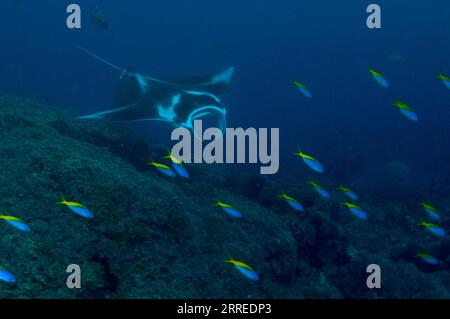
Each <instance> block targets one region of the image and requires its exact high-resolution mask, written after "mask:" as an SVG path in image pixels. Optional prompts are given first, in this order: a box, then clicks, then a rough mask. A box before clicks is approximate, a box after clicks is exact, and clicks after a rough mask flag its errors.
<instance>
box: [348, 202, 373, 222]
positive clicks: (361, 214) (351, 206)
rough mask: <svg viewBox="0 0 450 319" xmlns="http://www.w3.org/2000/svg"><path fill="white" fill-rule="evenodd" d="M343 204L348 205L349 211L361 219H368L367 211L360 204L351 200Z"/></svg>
mask: <svg viewBox="0 0 450 319" xmlns="http://www.w3.org/2000/svg"><path fill="white" fill-rule="evenodd" d="M342 205H344V206H346V207H348V209H349V211H350V212H351V213H352V214H353V215H355V216H356V217H358V218H359V219H363V220H366V219H367V218H368V217H367V214H366V212H365V211H364V210H363V209H362V208H361V207H359V206H358V205H356V204H353V203H349V202H344V203H342Z"/></svg>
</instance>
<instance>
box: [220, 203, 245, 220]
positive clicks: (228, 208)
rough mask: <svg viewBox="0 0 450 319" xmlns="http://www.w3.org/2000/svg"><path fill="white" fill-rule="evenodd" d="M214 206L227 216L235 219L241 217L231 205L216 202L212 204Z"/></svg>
mask: <svg viewBox="0 0 450 319" xmlns="http://www.w3.org/2000/svg"><path fill="white" fill-rule="evenodd" d="M214 206H218V207H221V208H222V210H223V211H224V212H225V213H227V214H228V215H230V216H232V217H236V218H240V217H242V214H241V212H240V211H238V210H237V209H236V208H235V207H233V206H231V205H228V204H225V203H222V202H220V201H218V202H217V203H215V204H214Z"/></svg>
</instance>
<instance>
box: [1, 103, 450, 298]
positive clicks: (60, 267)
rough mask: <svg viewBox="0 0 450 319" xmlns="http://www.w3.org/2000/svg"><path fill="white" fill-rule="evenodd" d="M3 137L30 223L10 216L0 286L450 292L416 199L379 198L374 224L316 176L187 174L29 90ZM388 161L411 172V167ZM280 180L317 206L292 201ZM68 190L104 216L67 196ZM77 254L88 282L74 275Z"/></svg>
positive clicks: (92, 294) (228, 294)
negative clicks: (431, 258) (86, 213)
mask: <svg viewBox="0 0 450 319" xmlns="http://www.w3.org/2000/svg"><path fill="white" fill-rule="evenodd" d="M0 137H1V141H2V143H1V145H0V154H1V156H0V165H1V167H2V170H1V172H0V177H1V181H2V186H1V187H0V211H1V213H2V214H8V215H14V216H18V217H20V218H21V219H23V220H24V221H25V222H26V223H27V224H28V225H29V226H30V227H31V228H32V231H31V232H29V233H23V232H19V231H17V230H15V229H14V228H12V227H11V226H10V225H8V224H6V223H0V266H2V267H5V268H7V269H8V270H9V271H11V272H12V273H14V274H15V276H16V277H17V283H16V284H7V283H3V282H0V298H364V297H368V298H402V297H449V296H450V293H449V290H448V288H447V287H448V283H450V275H449V272H448V270H449V267H450V257H447V253H446V252H448V248H449V244H448V243H446V242H445V239H436V238H433V237H431V235H427V234H424V233H423V230H421V229H420V228H418V227H416V225H415V221H416V220H417V219H418V218H420V211H419V210H416V211H414V209H412V210H409V207H410V206H408V205H412V204H408V203H402V204H400V203H390V204H389V205H387V206H386V205H378V206H377V205H371V206H370V207H371V208H370V209H369V210H368V213H369V216H370V218H369V220H368V221H364V222H362V221H359V220H355V219H354V218H353V216H351V215H350V214H349V213H348V211H347V210H346V209H345V207H341V206H340V205H339V204H337V203H336V202H333V201H329V202H325V201H323V200H322V199H320V198H318V197H317V196H316V195H315V194H314V193H313V192H312V190H311V189H309V188H308V185H306V184H305V185H288V186H286V185H281V184H280V183H279V182H271V181H269V180H266V178H262V177H259V176H247V175H245V174H241V175H240V174H239V173H238V172H233V173H230V172H228V170H225V169H223V167H217V166H208V165H189V166H187V167H188V169H189V170H190V172H191V173H192V174H191V179H188V180H186V179H182V178H175V179H170V178H166V177H164V176H162V175H160V174H158V172H157V171H156V170H153V169H152V168H151V167H150V166H148V165H146V162H147V161H148V160H149V159H150V157H151V156H152V151H153V150H152V149H151V147H150V146H149V144H148V142H147V141H145V140H143V139H142V138H140V137H139V136H136V135H135V134H134V133H132V132H130V131H128V130H126V129H123V128H120V127H118V126H116V125H112V124H109V123H105V122H99V121H81V120H77V119H76V118H75V117H74V116H72V115H71V114H68V113H66V112H63V111H60V110H56V109H51V108H48V107H45V106H40V105H37V104H35V103H33V102H32V101H28V100H21V99H17V98H1V99H0ZM389 169H394V171H402V172H401V174H402V175H401V176H402V178H403V180H409V173H408V172H404V170H403V169H402V168H401V167H400V168H399V167H398V166H395V165H394V168H392V167H391V166H390V168H389ZM228 174H232V177H230V176H229V175H228ZM230 180H233V185H237V186H236V187H230ZM281 189H284V190H286V192H288V193H289V194H292V196H295V197H296V198H298V199H299V200H300V201H301V202H302V203H303V204H304V206H305V208H306V212H305V213H303V214H298V213H295V212H293V211H292V210H291V209H290V208H289V207H288V206H287V205H286V203H284V202H283V201H280V200H279V199H278V198H277V195H278V194H279V192H280V191H281ZM61 193H64V195H65V196H66V198H67V199H69V200H74V201H79V202H82V203H83V204H85V205H86V206H87V207H89V209H90V210H91V211H92V212H93V213H94V215H95V216H94V218H93V219H84V218H82V217H81V216H78V215H76V214H74V213H73V212H71V211H70V210H68V209H67V208H66V207H64V206H61V205H58V204H57V202H58V200H59V199H60V195H61ZM333 196H336V194H333ZM217 199H220V200H222V201H224V202H226V203H230V204H232V205H233V206H235V207H237V208H238V209H239V210H240V211H241V212H242V214H243V217H242V218H240V219H232V218H231V217H230V216H227V215H226V214H224V213H223V211H222V210H220V209H218V208H217V207H214V206H213V204H214V202H215V201H216V200H217ZM363 204H366V205H368V204H369V203H363ZM401 205H404V206H401ZM411 207H412V206H411ZM405 210H406V211H409V212H410V213H409V214H408V215H404V214H402V212H404V211H405ZM388 221H389V222H388ZM443 225H446V226H448V220H445V221H444V223H443ZM423 247H427V248H428V249H430V251H432V252H433V253H435V254H436V255H439V256H442V257H441V258H442V259H443V263H442V264H441V265H439V267H437V268H432V269H430V268H427V267H426V265H423V264H421V263H420V261H418V260H416V259H415V258H414V254H415V253H416V252H417V250H420V249H423ZM229 256H232V257H233V258H236V259H239V260H242V261H245V262H246V263H248V264H250V265H251V266H252V267H253V268H254V269H255V270H256V271H257V273H258V274H259V275H260V277H261V280H260V281H258V282H252V281H249V280H248V279H246V278H245V277H243V276H241V275H240V274H239V272H237V271H236V270H235V269H234V268H233V266H231V265H230V264H226V263H224V260H225V259H227V258H228V257H229ZM74 263H75V264H78V265H80V267H81V269H82V288H81V289H68V288H67V287H66V276H67V273H66V267H67V265H69V264H74ZM371 263H378V264H380V265H381V267H382V269H383V273H382V274H383V277H382V278H383V279H382V289H379V290H370V289H368V288H367V286H366V277H367V273H366V267H367V265H368V264H371Z"/></svg>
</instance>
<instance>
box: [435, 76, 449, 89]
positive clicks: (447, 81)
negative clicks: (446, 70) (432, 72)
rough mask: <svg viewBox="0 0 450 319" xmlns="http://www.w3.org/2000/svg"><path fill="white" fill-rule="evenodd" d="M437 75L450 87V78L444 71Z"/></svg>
mask: <svg viewBox="0 0 450 319" xmlns="http://www.w3.org/2000/svg"><path fill="white" fill-rule="evenodd" d="M436 77H437V78H438V79H441V80H442V83H444V85H445V87H446V88H447V89H450V78H449V77H448V76H446V75H444V74H443V73H440V74H438V75H437V76H436Z"/></svg>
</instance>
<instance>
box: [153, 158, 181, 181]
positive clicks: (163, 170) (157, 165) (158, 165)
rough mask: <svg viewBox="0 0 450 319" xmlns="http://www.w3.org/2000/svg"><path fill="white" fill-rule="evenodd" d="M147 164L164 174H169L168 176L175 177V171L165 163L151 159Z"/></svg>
mask: <svg viewBox="0 0 450 319" xmlns="http://www.w3.org/2000/svg"><path fill="white" fill-rule="evenodd" d="M148 165H152V166H154V167H155V168H156V169H157V170H158V171H160V172H161V173H163V174H164V175H166V176H169V177H176V176H177V175H176V174H175V172H174V171H172V170H171V169H170V167H169V166H167V165H165V164H161V163H156V162H155V161H153V160H151V161H150V162H148Z"/></svg>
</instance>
